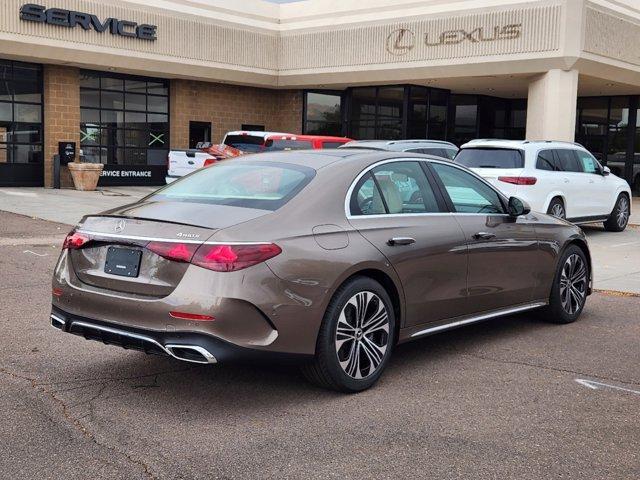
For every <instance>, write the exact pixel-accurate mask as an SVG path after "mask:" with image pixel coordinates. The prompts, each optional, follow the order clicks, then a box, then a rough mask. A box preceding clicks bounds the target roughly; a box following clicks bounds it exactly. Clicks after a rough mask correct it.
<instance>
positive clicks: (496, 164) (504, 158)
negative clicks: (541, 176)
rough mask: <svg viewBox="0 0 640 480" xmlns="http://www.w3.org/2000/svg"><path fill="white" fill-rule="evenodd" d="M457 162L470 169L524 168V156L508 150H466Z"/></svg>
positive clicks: (516, 151) (460, 152)
mask: <svg viewBox="0 0 640 480" xmlns="http://www.w3.org/2000/svg"><path fill="white" fill-rule="evenodd" d="M455 162H456V163H459V164H460V165H464V166H465V167H469V168H523V167H524V155H523V154H522V152H521V151H520V150H513V149H508V148H465V149H462V150H460V151H459V152H458V155H457V156H456V159H455Z"/></svg>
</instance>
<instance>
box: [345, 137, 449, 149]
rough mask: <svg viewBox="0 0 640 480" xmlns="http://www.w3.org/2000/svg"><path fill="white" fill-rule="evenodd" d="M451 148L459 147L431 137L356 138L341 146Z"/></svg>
mask: <svg viewBox="0 0 640 480" xmlns="http://www.w3.org/2000/svg"><path fill="white" fill-rule="evenodd" d="M420 147H431V148H438V147H441V148H451V149H457V148H458V147H456V146H455V145H454V144H453V143H451V142H445V141H444V140H429V139H415V140H354V141H352V142H349V143H347V144H346V145H342V146H341V147H340V148H345V149H346V148H361V149H363V148H368V149H371V150H387V151H398V152H401V151H404V150H405V149H407V148H420Z"/></svg>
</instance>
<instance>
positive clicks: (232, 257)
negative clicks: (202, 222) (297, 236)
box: [191, 243, 282, 272]
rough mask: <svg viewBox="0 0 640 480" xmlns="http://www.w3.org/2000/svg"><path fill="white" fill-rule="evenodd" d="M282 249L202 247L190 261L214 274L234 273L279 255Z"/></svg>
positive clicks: (269, 245) (233, 246) (270, 244)
mask: <svg viewBox="0 0 640 480" xmlns="http://www.w3.org/2000/svg"><path fill="white" fill-rule="evenodd" d="M281 252H282V249H281V248H280V247H279V246H277V245H275V244H273V243H265V244H253V245H207V244H205V245H202V246H201V247H200V248H198V250H197V251H196V254H195V255H194V256H193V258H192V259H191V263H192V264H193V265H197V266H199V267H202V268H206V269H208V270H213V271H215V272H234V271H236V270H242V269H243V268H247V267H250V266H252V265H256V264H258V263H262V262H265V261H267V260H269V259H270V258H273V257H275V256H276V255H279V254H280V253H281Z"/></svg>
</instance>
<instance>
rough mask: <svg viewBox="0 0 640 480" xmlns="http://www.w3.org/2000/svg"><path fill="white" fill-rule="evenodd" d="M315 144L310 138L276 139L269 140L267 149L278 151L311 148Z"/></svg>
mask: <svg viewBox="0 0 640 480" xmlns="http://www.w3.org/2000/svg"><path fill="white" fill-rule="evenodd" d="M311 148H313V145H312V144H311V142H310V141H308V140H287V139H279V140H278V139H276V140H267V143H266V150H267V151H269V152H278V151H282V150H309V149H311Z"/></svg>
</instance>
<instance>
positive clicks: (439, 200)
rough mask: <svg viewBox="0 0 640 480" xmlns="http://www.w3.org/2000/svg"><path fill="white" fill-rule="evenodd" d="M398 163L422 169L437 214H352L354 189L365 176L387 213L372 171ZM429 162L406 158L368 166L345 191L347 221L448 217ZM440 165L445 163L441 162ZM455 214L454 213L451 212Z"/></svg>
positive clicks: (447, 210) (449, 212)
mask: <svg viewBox="0 0 640 480" xmlns="http://www.w3.org/2000/svg"><path fill="white" fill-rule="evenodd" d="M398 162H414V163H417V164H418V166H419V167H420V168H421V169H422V172H423V173H424V175H425V177H426V178H427V183H428V185H429V187H430V188H431V190H432V191H433V195H434V197H435V199H436V202H437V204H438V210H439V211H438V212H420V213H417V212H416V213H376V214H372V215H363V214H352V213H351V206H352V202H353V197H354V194H356V193H357V191H356V188H357V187H358V186H360V182H361V180H362V179H363V178H364V177H366V176H371V177H372V178H373V181H374V184H375V186H376V188H377V189H378V191H379V192H380V196H381V198H382V200H383V204H384V205H385V210H386V211H387V212H388V208H387V206H386V200H385V199H384V195H382V190H381V189H380V186H379V185H378V181H377V179H376V176H375V174H374V173H373V170H374V169H376V168H378V167H380V166H381V165H386V164H388V163H398ZM429 162H430V160H425V159H421V158H417V157H408V158H392V159H387V160H381V161H379V162H376V163H373V164H371V165H368V166H367V167H366V168H365V169H364V170H362V171H361V172H360V173H359V174H358V175H357V176H356V177H355V179H354V180H353V181H352V182H351V185H350V186H349V189H348V190H347V195H346V197H345V201H344V213H345V215H346V217H347V219H368V218H402V217H414V216H428V215H450V214H451V213H452V212H451V211H450V210H449V206H448V204H447V202H446V199H445V198H444V196H443V195H442V191H441V188H440V185H439V184H438V183H437V181H436V179H435V178H434V176H433V175H434V172H433V171H432V170H431V168H429V165H428V164H429ZM441 163H445V164H446V161H443V162H441ZM453 213H455V212H453Z"/></svg>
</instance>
